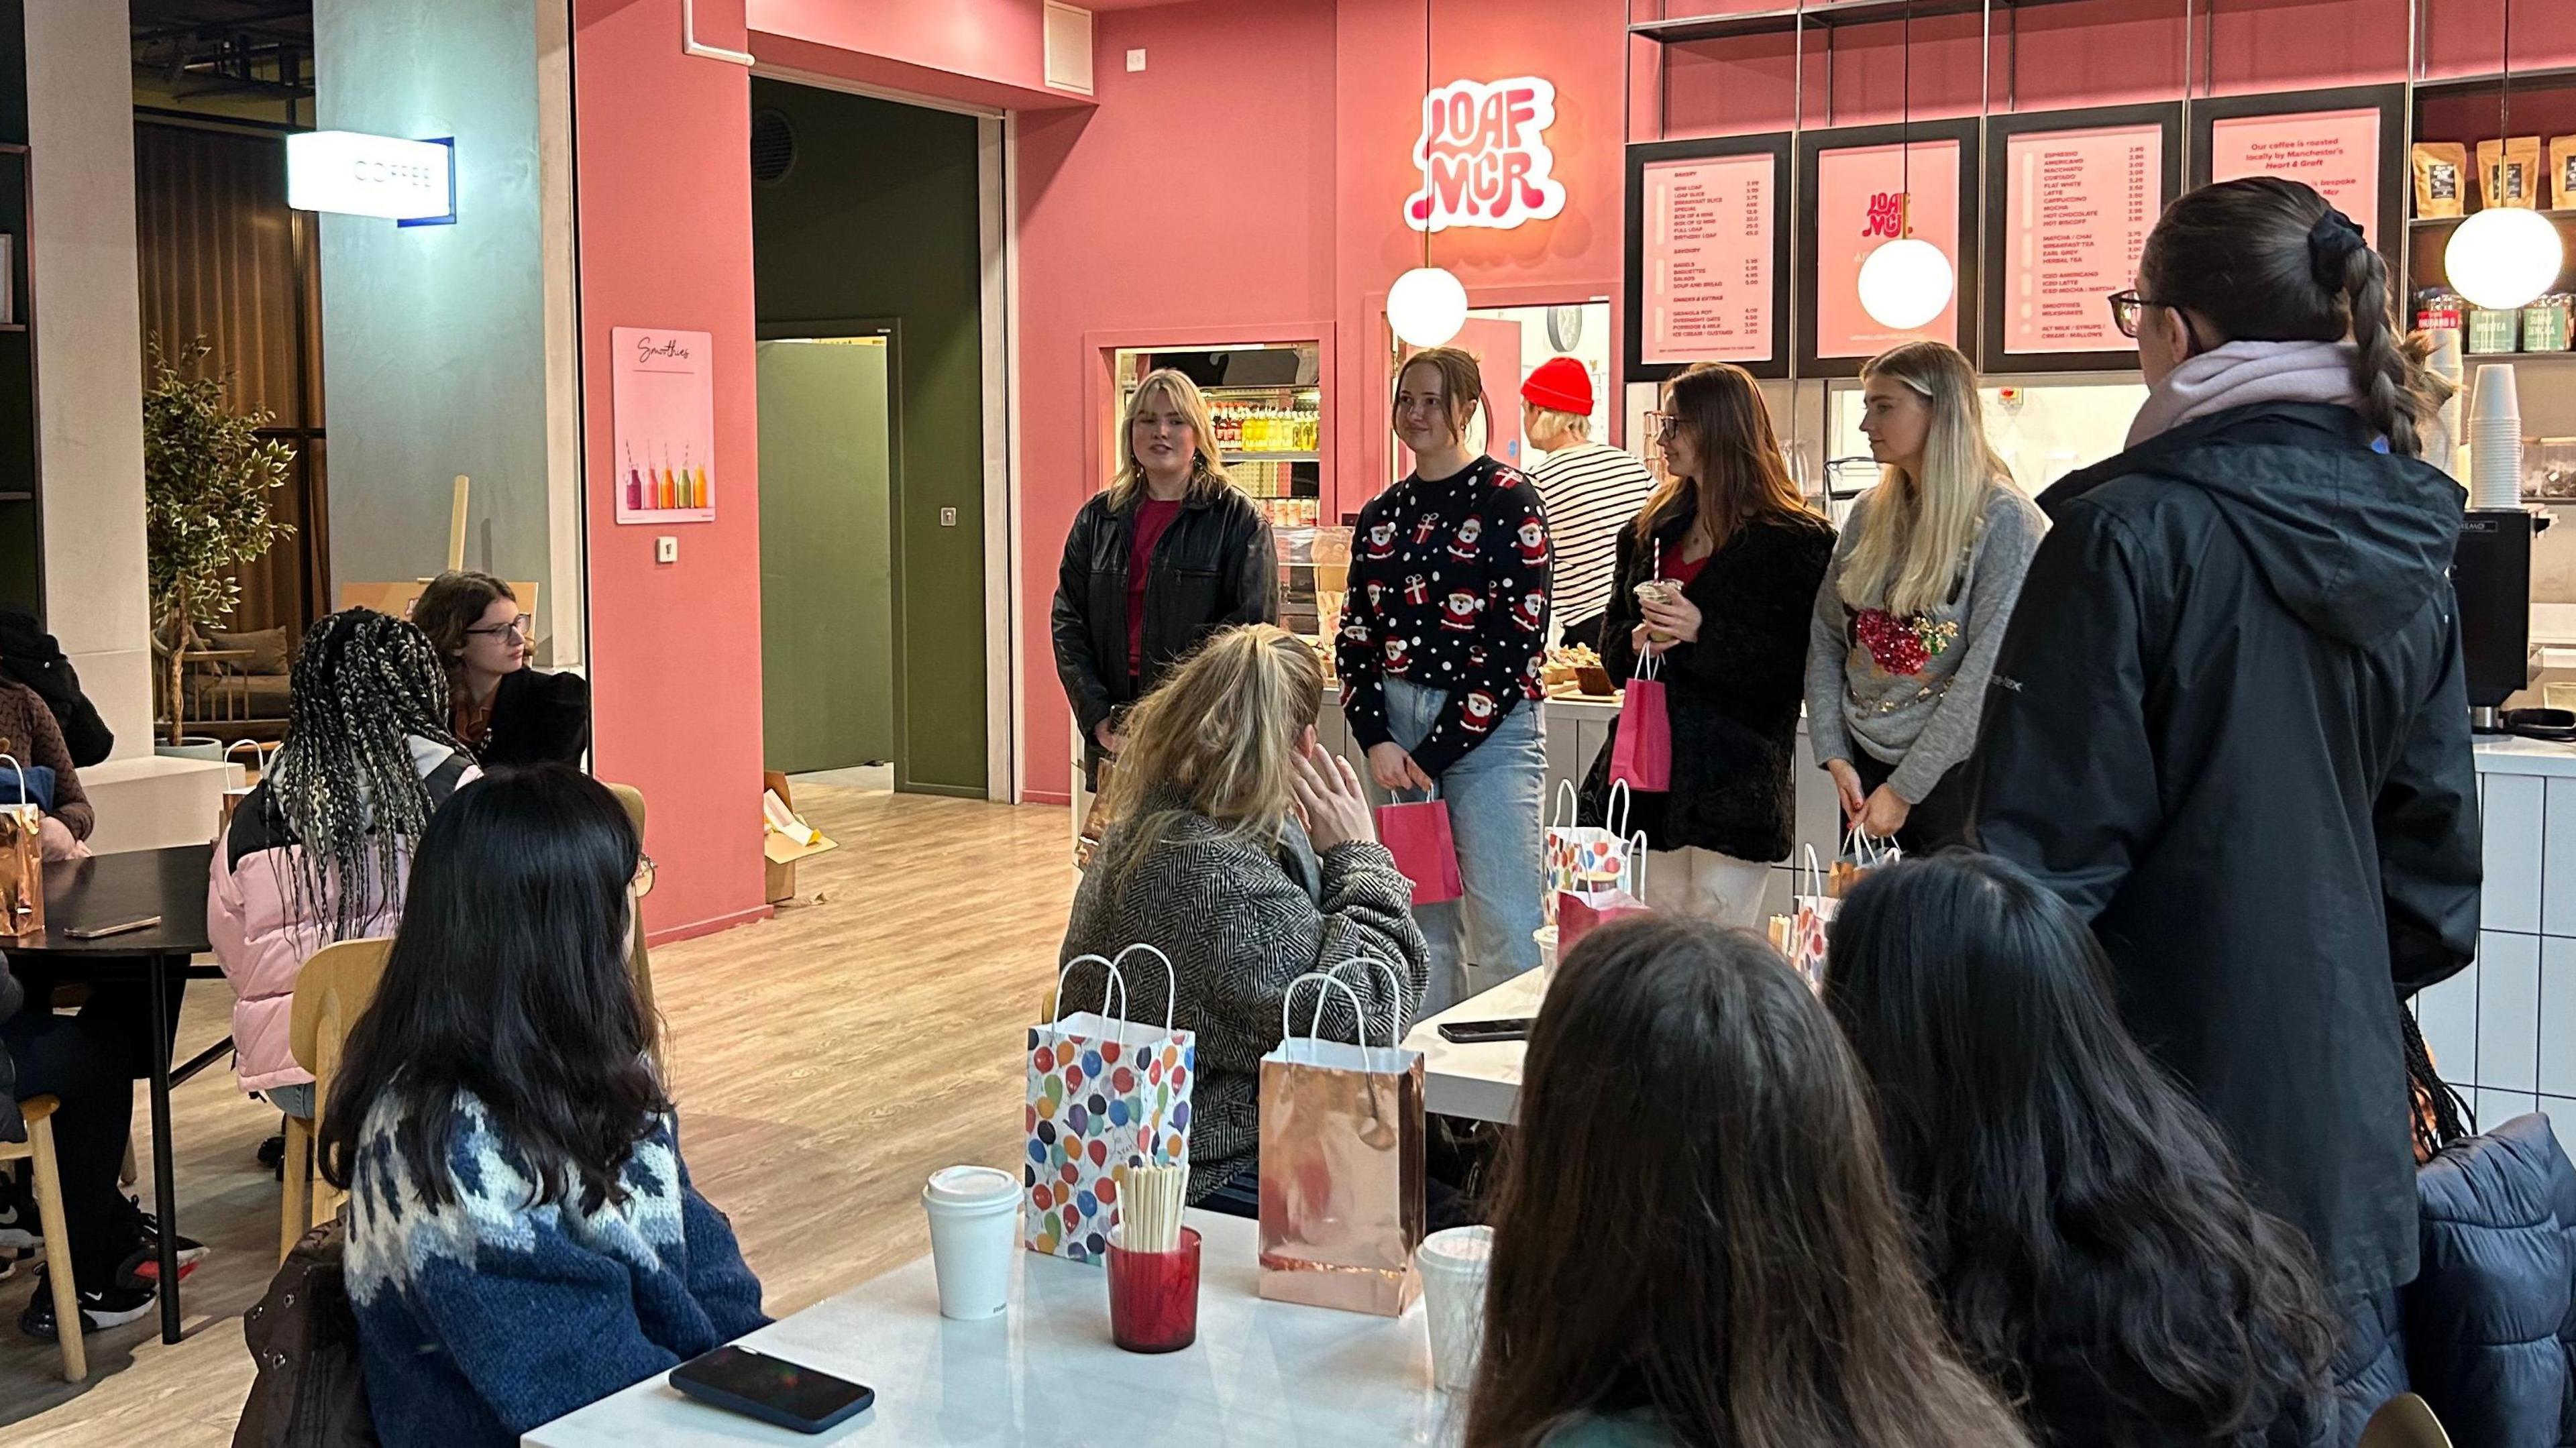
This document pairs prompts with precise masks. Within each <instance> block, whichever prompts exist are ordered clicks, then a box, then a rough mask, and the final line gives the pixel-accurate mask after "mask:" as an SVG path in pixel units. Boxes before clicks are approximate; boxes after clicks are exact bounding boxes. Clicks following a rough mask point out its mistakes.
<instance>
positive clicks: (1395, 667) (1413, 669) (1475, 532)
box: [1333, 457, 1549, 779]
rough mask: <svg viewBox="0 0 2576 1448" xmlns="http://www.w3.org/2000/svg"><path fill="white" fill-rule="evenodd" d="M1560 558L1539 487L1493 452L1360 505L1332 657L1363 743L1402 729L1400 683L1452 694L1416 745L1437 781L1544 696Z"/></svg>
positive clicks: (1418, 759)
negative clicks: (1554, 560) (1394, 683)
mask: <svg viewBox="0 0 2576 1448" xmlns="http://www.w3.org/2000/svg"><path fill="white" fill-rule="evenodd" d="M1548 563H1549V544H1548V536H1547V515H1546V513H1545V511H1544V510H1543V509H1542V508H1541V507H1540V505H1539V499H1538V489H1537V488H1535V487H1533V486H1531V484H1530V480H1529V479H1528V478H1526V477H1524V476H1522V475H1521V474H1520V473H1519V472H1517V471H1515V470H1513V469H1512V468H1509V467H1506V466H1504V465H1503V464H1502V463H1499V462H1496V461H1495V460H1494V459H1492V458H1490V457H1480V458H1478V459H1476V460H1475V461H1474V462H1472V463H1469V464H1468V465H1467V466H1466V467H1465V468H1463V469H1461V470H1460V471H1459V472H1457V473H1456V474H1454V475H1452V476H1449V477H1446V478H1425V477H1423V476H1422V475H1421V474H1420V473H1415V474H1414V475H1412V476H1411V477H1408V478H1406V479H1405V480H1404V481H1402V482H1400V483H1397V484H1396V485H1395V486H1394V487H1392V488H1389V489H1387V490H1386V491H1385V492H1384V493H1381V494H1379V495H1378V496H1377V497H1376V498H1375V499H1373V500H1371V501H1370V503H1369V505H1368V506H1367V507H1365V508H1362V509H1361V510H1360V521H1359V529H1358V532H1357V534H1356V535H1355V536H1354V537H1353V538H1352V540H1351V593H1350V598H1349V600H1348V602H1347V603H1346V604H1345V605H1344V606H1343V611H1342V632H1341V636H1340V638H1339V639H1338V640H1337V641H1336V642H1335V646H1334V655H1333V656H1334V661H1335V666H1336V668H1337V669H1338V670H1339V671H1340V673H1341V677H1342V714H1343V717H1344V718H1346V719H1347V720H1348V721H1349V723H1350V726H1351V733H1352V735H1353V736H1355V737H1356V738H1357V739H1358V740H1359V741H1360V743H1361V745H1362V746H1364V747H1373V746H1376V745H1379V744H1384V743H1387V742H1388V741H1389V739H1390V737H1391V736H1390V735H1389V734H1388V732H1387V725H1386V683H1385V681H1386V680H1388V679H1403V680H1405V681H1407V682H1409V683H1412V684H1414V685H1417V686H1419V687H1421V688H1425V689H1438V690H1441V691H1443V692H1446V693H1447V694H1448V695H1449V702H1448V704H1447V706H1446V707H1444V708H1443V709H1442V710H1441V711H1440V719H1439V722H1438V723H1436V724H1434V725H1433V726H1432V729H1431V732H1430V733H1429V734H1427V735H1425V736H1423V739H1422V742H1421V743H1419V744H1416V745H1415V746H1414V747H1413V749H1412V751H1411V752H1412V754H1413V762H1414V763H1416V764H1418V765H1420V766H1422V772H1423V773H1425V774H1428V775H1430V776H1432V777H1433V778H1435V779H1436V778H1438V777H1439V776H1440V774H1441V773H1442V772H1443V771H1444V770H1446V769H1448V767H1449V766H1450V765H1452V764H1455V763H1457V762H1458V761H1459V760H1460V759H1461V758H1463V757H1465V755H1466V753H1467V751H1468V750H1471V749H1473V748H1475V747H1476V746H1477V745H1478V744H1481V743H1483V742H1484V740H1485V738H1486V736H1488V735H1490V734H1492V733H1493V731H1494V725H1495V724H1497V723H1499V722H1500V721H1501V719H1502V717H1503V716H1504V715H1506V714H1508V713H1510V712H1511V711H1512V709H1513V707H1514V706H1516V705H1518V704H1519V703H1520V702H1521V701H1522V700H1524V699H1536V698H1538V697H1539V665H1540V664H1541V662H1542V661H1543V660H1544V658H1545V656H1546V653H1547V638H1546V634H1545V632H1544V630H1545V629H1546V627H1547V586H1548Z"/></svg>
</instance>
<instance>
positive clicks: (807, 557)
mask: <svg viewBox="0 0 2576 1448" xmlns="http://www.w3.org/2000/svg"><path fill="white" fill-rule="evenodd" d="M887 401H888V396H887V388H886V348H885V347H884V345H883V344H881V343H875V342H872V341H861V342H795V341H768V342H762V343H761V344H760V726H761V746H762V754H763V756H764V758H765V759H766V761H767V763H768V766H769V767H770V768H771V769H776V770H783V771H785V772H787V773H789V774H801V773H804V772H805V771H807V770H815V769H846V768H848V767H850V766H851V765H854V764H864V763H867V762H868V761H870V760H881V759H892V758H894V756H895V737H894V701H895V687H894V575H893V563H894V558H893V547H892V544H893V541H894V530H893V526H892V519H891V518H890V516H889V515H888V512H887V509H888V508H889V506H890V505H891V502H892V498H891V495H890V493H889V491H888V489H889V485H890V484H891V483H892V481H893V478H892V461H893V460H892V458H891V457H890V455H889V453H888V448H889V445H890V442H891V439H889V437H888V436H887V432H886V427H887V423H888V418H887V416H886V405H887Z"/></svg>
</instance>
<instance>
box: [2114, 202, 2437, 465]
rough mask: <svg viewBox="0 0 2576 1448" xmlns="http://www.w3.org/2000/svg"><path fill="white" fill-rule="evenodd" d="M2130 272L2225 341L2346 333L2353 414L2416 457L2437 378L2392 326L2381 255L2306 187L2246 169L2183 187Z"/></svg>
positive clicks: (2329, 337) (2326, 338) (2316, 338)
mask: <svg viewBox="0 0 2576 1448" xmlns="http://www.w3.org/2000/svg"><path fill="white" fill-rule="evenodd" d="M2138 279H2139V281H2140V283H2141V284H2142V285H2143V286H2144V288H2145V290H2146V292H2147V294H2148V296H2149V297H2150V298H2151V299H2152V300H2153V301H2154V302H2155V303H2156V304H2157V305H2159V306H2168V307H2183V308H2188V309H2189V310H2190V311H2191V312H2192V313H2194V314H2195V315H2197V316H2198V317H2199V318H2200V320H2201V321H2202V322H2204V323H2206V324H2207V325H2208V326H2209V327H2210V328H2211V329H2212V330H2215V331H2216V332H2218V333H2219V334H2220V335H2221V336H2222V337H2224V338H2225V339H2226V340H2228V341H2231V342H2236V341H2260V342H2340V341H2344V340H2346V339H2347V338H2349V339H2350V341H2351V342H2352V344H2353V379H2352V386H2353V393H2354V396H2355V397H2356V398H2357V399H2358V401H2357V403H2356V410H2357V411H2359V412H2360V413H2361V415H2362V418H2363V419H2364V420H2365V421H2367V422H2368V423H2369V424H2370V425H2371V427H2372V428H2374V429H2375V430H2377V431H2378V432H2379V433H2380V434H2381V435H2382V436H2384V437H2386V438H2387V439H2388V447H2389V450H2390V451H2391V452H2395V453H2399V454H2402V455H2404V456H2406V457H2417V456H2421V455H2422V453H2423V439H2422V436H2421V434H2420V428H2421V427H2422V425H2423V423H2424V420H2425V419H2426V418H2427V417H2429V416H2430V415H2431V413H2432V411H2433V408H2434V406H2435V405H2436V404H2435V403H2434V402H2433V400H2432V399H2433V398H2434V396H2435V395H2436V387H2435V385H2434V384H2435V381H2436V379H2434V378H2433V377H2432V376H2431V375H2430V374H2428V373H2427V372H2426V370H2425V368H2424V363H2423V353H2422V351H2421V349H2420V348H2414V347H2410V346H2409V344H2408V342H2407V340H2406V338H2405V336H2404V334H2403V333H2402V332H2401V331H2400V330H2399V327H2398V323H2397V307H2396V303H2397V298H2396V294H2395V292H2394V290H2393V289H2392V288H2391V286H2390V283H2389V276H2388V262H2387V260H2386V259H2385V258H2383V257H2382V256H2380V254H2379V253H2378V252H2376V251H2374V250H2372V249H2371V247H2370V246H2369V244H2368V243H2367V242H2366V241H2365V240H2364V239H2363V237H2362V235H2361V229H2360V228H2359V227H2358V226H2355V225H2354V224H2353V223H2352V221H2351V220H2350V218H2348V217H2345V216H2344V215H2343V213H2341V212H2339V211H2336V210H2335V209H2334V208H2333V207H2331V206H2329V205H2327V204H2326V199H2325V198H2324V197H2322V196H2320V195H2318V194H2317V193H2316V192H2315V191H2314V190H2313V189H2311V188H2309V187H2307V186H2303V185H2301V184H2299V183H2298V182H2296V181H2285V180H2282V179H2281V178H2279V177H2277V176H2250V177H2247V178H2245V179H2243V180H2240V181H2222V182H2219V183H2218V184H2217V185H2214V186H2203V187H2201V188H2200V189H2199V190H2197V191H2193V192H2191V193H2189V194H2188V195H2186V196H2184V197H2183V198H2182V199H2181V200H2178V201H2176V202H2175V203H2174V204H2173V205H2171V206H2169V207H2166V208H2165V214H2164V217H2163V218H2162V219H2161V220H2159V221H2158V222H2157V223H2156V229H2155V231H2154V232H2153V233H2151V234H2150V235H2149V236H2148V237H2147V246H2146V252H2145V254H2144V255H2143V256H2142V257H2141V258H2140V259H2139V262H2138Z"/></svg>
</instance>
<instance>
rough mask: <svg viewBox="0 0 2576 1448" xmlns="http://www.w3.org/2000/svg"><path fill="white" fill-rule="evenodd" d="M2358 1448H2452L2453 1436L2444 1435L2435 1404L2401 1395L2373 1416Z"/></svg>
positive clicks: (2404, 1394) (2381, 1406) (2363, 1429)
mask: <svg viewBox="0 0 2576 1448" xmlns="http://www.w3.org/2000/svg"><path fill="white" fill-rule="evenodd" d="M2356 1448H2451V1435H2450V1434H2448V1433H2445V1432H2443V1431H2442V1421H2441V1420H2440V1419H2439V1418H2436V1417H2434V1416H2433V1407H2432V1405H2431V1404H2429V1403H2427V1402H2425V1401H2424V1400H2423V1399H2422V1398H2419V1397H2417V1396H2415V1395H2414V1394H2413V1393H2399V1394H2398V1395H2397V1396H2396V1397H2393V1398H2391V1399H2389V1400H2388V1401H2387V1402H2385V1403H2382V1404H2380V1405H2379V1411H2378V1412H2376V1413H2373V1414H2371V1415H2370V1422H2369V1423H2368V1424H2367V1425H2366V1426H2364V1427H2363V1428H2362V1430H2361V1441H2360V1443H2359V1444H2358V1445H2356Z"/></svg>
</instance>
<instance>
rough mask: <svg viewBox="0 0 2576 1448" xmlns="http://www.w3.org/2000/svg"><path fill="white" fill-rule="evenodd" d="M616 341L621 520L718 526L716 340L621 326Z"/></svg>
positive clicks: (707, 335) (711, 336) (616, 463)
mask: <svg viewBox="0 0 2576 1448" xmlns="http://www.w3.org/2000/svg"><path fill="white" fill-rule="evenodd" d="M611 336H612V338H613V340H612V342H611V346H612V348H613V349H614V351H615V354H616V355H615V360H614V363H613V366H614V367H615V369H616V372H615V377H616V380H615V384H614V391H613V398H612V401H613V405H614V407H615V410H616V418H617V455H616V457H614V458H613V459H611V462H612V464H613V466H614V467H615V469H616V474H617V521H618V522H620V523H711V522H713V521H715V516H716V389H715V337H714V334H712V333H708V332H676V331H669V330H665V329H663V328H659V327H618V328H616V329H614V331H613V332H612V334H611Z"/></svg>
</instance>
